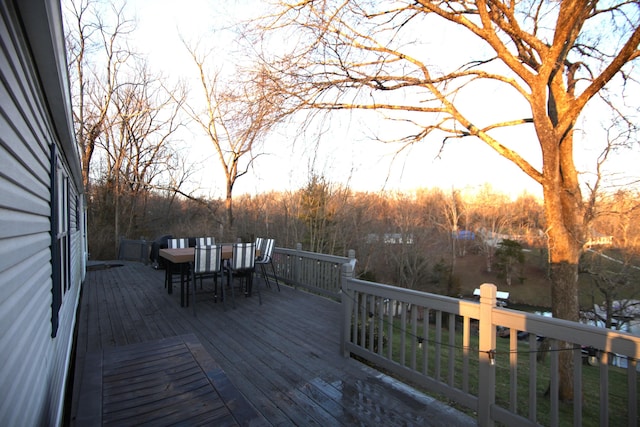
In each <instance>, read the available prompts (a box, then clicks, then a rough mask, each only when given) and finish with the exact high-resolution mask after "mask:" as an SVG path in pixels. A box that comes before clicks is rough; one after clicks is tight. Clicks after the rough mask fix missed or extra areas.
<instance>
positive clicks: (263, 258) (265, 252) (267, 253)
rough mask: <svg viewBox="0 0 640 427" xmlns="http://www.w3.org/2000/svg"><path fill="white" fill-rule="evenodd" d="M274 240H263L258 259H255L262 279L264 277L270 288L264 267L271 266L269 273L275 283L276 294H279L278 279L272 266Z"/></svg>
mask: <svg viewBox="0 0 640 427" xmlns="http://www.w3.org/2000/svg"><path fill="white" fill-rule="evenodd" d="M275 242H276V241H275V239H264V244H263V247H262V248H261V251H260V257H259V258H258V259H256V265H259V266H260V271H261V273H262V277H264V280H265V282H266V283H267V286H268V287H269V288H270V287H271V282H270V281H269V275H268V274H267V269H266V267H265V266H266V265H267V264H270V265H271V271H273V279H274V280H275V281H276V286H277V287H278V292H280V283H279V282H278V277H277V276H276V269H275V267H274V266H273V258H272V254H273V247H274V246H275Z"/></svg>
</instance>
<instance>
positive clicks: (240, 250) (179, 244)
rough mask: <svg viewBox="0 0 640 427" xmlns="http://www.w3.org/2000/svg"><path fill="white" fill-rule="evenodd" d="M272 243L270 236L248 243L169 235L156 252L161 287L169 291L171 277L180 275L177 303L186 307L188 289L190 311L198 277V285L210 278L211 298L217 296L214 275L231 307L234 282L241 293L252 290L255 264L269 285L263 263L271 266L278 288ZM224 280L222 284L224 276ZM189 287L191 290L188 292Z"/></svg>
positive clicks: (257, 287) (193, 301)
mask: <svg viewBox="0 0 640 427" xmlns="http://www.w3.org/2000/svg"><path fill="white" fill-rule="evenodd" d="M274 245H275V240H274V239H269V238H260V237H259V238H257V239H256V240H255V241H254V242H248V243H223V244H216V242H215V238H213V237H199V238H196V239H189V238H178V239H174V238H169V239H168V240H167V247H166V248H162V249H160V250H159V252H158V255H159V256H160V257H161V258H163V260H164V261H165V288H167V290H168V293H169V294H171V293H173V283H174V277H176V276H180V305H181V306H183V307H188V306H189V305H190V304H189V299H190V293H191V305H192V307H193V312H194V315H195V313H196V310H195V305H196V304H195V303H196V283H197V281H198V279H200V287H201V288H202V284H203V280H204V279H213V286H214V287H213V297H214V301H216V302H217V299H218V279H220V282H221V283H220V299H221V300H222V302H223V304H224V309H225V310H226V292H228V291H230V292H231V301H232V305H233V308H235V294H234V287H235V286H234V284H235V283H236V282H239V283H240V289H242V290H243V291H244V294H245V296H250V295H251V293H252V290H253V276H254V274H255V270H256V267H257V266H259V267H260V273H261V274H262V276H263V277H264V280H265V283H266V285H267V286H268V287H271V281H270V279H269V275H268V274H267V269H266V267H267V266H268V265H270V266H271V270H272V272H273V276H272V277H273V279H274V280H275V282H276V285H277V287H278V291H279V290H280V283H279V282H278V279H277V278H276V274H275V268H274V266H273V261H272V254H273V248H274ZM225 277H226V278H227V284H226V286H224V283H223V282H224V278H225ZM190 289H191V292H190ZM256 291H257V293H258V299H259V301H260V304H262V297H261V295H260V288H259V286H256Z"/></svg>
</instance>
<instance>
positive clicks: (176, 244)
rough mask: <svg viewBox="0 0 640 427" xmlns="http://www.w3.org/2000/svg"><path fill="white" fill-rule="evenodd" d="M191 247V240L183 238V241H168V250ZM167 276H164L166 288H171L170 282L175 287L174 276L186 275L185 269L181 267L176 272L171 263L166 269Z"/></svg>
mask: <svg viewBox="0 0 640 427" xmlns="http://www.w3.org/2000/svg"><path fill="white" fill-rule="evenodd" d="M188 247H189V239H188V238H181V239H168V240H167V248H169V249H178V248H188ZM165 268H166V270H165V273H166V274H165V276H164V287H165V288H167V287H168V286H169V282H171V286H173V276H177V275H178V274H181V275H182V274H185V271H184V268H183V266H182V265H180V270H179V271H174V270H175V269H174V265H172V264H171V263H167V266H166V267H165Z"/></svg>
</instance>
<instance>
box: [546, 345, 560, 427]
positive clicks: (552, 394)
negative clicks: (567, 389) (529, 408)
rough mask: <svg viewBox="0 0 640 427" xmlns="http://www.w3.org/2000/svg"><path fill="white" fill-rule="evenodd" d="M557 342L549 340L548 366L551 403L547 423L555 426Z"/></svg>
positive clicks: (556, 422) (558, 373) (556, 407)
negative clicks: (549, 354) (549, 356)
mask: <svg viewBox="0 0 640 427" xmlns="http://www.w3.org/2000/svg"><path fill="white" fill-rule="evenodd" d="M558 351H559V342H558V340H551V364H550V368H549V378H550V383H551V384H550V390H549V401H550V403H551V413H550V414H549V418H550V420H549V423H550V424H551V426H552V427H554V426H557V425H558V422H559V413H558V411H559V407H558V397H559V394H558V393H559V390H560V381H559V378H560V363H559V359H560V357H559V354H558Z"/></svg>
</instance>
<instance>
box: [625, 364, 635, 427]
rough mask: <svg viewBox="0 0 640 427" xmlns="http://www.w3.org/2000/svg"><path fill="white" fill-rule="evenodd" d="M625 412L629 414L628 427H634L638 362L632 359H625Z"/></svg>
mask: <svg viewBox="0 0 640 427" xmlns="http://www.w3.org/2000/svg"><path fill="white" fill-rule="evenodd" d="M627 385H628V393H627V399H629V400H628V402H627V412H628V413H629V415H628V418H629V423H628V424H629V427H632V426H635V421H636V420H637V419H638V403H637V402H638V399H637V396H638V361H637V360H636V359H634V358H632V357H629V358H627Z"/></svg>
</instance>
